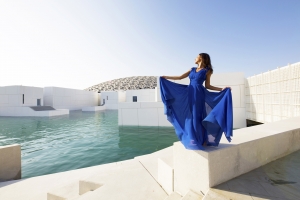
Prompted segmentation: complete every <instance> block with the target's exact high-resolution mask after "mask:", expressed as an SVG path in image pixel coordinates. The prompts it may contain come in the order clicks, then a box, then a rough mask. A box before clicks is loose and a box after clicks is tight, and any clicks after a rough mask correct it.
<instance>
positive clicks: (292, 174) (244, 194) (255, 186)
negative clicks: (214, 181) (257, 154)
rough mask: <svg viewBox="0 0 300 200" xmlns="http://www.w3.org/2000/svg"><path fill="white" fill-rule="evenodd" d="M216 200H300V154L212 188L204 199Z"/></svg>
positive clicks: (294, 154)
mask: <svg viewBox="0 0 300 200" xmlns="http://www.w3.org/2000/svg"><path fill="white" fill-rule="evenodd" d="M278 148H280V147H278ZM224 173H225V172H224ZM216 198H218V199H234V200H236V199H243V200H247V199H249V200H261V199H275V200H277V199H278V200H279V199H280V200H290V199H291V200H295V199H300V151H297V152H295V153H292V154H290V155H288V156H285V157H283V158H280V159H278V160H276V161H273V162H271V163H269V164H267V165H264V166H262V167H260V168H257V169H255V170H253V171H251V172H249V173H246V174H243V175H241V176H239V177H237V178H235V179H232V180H230V181H227V182H225V183H223V184H220V185H218V186H216V187H215V188H212V189H211V190H210V191H209V193H208V194H207V195H206V197H205V198H204V199H205V200H209V199H216Z"/></svg>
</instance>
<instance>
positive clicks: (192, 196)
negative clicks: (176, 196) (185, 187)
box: [181, 190, 203, 200]
mask: <svg viewBox="0 0 300 200" xmlns="http://www.w3.org/2000/svg"><path fill="white" fill-rule="evenodd" d="M201 199H203V195H200V194H197V193H195V192H193V191H191V190H190V191H188V192H187V193H186V194H185V195H184V196H183V197H182V199H181V200H201Z"/></svg>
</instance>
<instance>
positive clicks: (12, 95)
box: [0, 85, 43, 107]
mask: <svg viewBox="0 0 300 200" xmlns="http://www.w3.org/2000/svg"><path fill="white" fill-rule="evenodd" d="M23 94H24V103H23ZM37 99H41V105H43V88H38V87H29V86H22V85H14V86H5V87H0V107H15V106H36V105H37Z"/></svg>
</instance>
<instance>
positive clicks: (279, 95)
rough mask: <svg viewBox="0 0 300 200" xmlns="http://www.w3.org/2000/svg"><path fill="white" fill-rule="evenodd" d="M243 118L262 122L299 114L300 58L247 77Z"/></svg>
mask: <svg viewBox="0 0 300 200" xmlns="http://www.w3.org/2000/svg"><path fill="white" fill-rule="evenodd" d="M245 95H246V118H247V119H250V120H254V121H258V122H262V123H267V122H274V121H279V120H282V119H287V118H291V117H297V116H300V62H298V63H294V64H291V65H290V64H289V65H287V66H285V67H281V68H277V69H275V70H272V71H268V72H265V73H262V74H258V75H255V76H251V77H249V78H247V79H246V83H245Z"/></svg>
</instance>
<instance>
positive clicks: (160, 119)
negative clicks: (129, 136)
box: [118, 102, 172, 126]
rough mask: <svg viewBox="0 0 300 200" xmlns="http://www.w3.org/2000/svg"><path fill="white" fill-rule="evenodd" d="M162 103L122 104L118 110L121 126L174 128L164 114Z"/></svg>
mask: <svg viewBox="0 0 300 200" xmlns="http://www.w3.org/2000/svg"><path fill="white" fill-rule="evenodd" d="M163 106H164V105H163V103H162V102H121V103H119V109H118V117H119V118H118V124H119V125H121V126H122V125H134V126H172V125H171V123H170V122H169V121H168V120H167V117H166V115H165V114H164V107H163Z"/></svg>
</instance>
